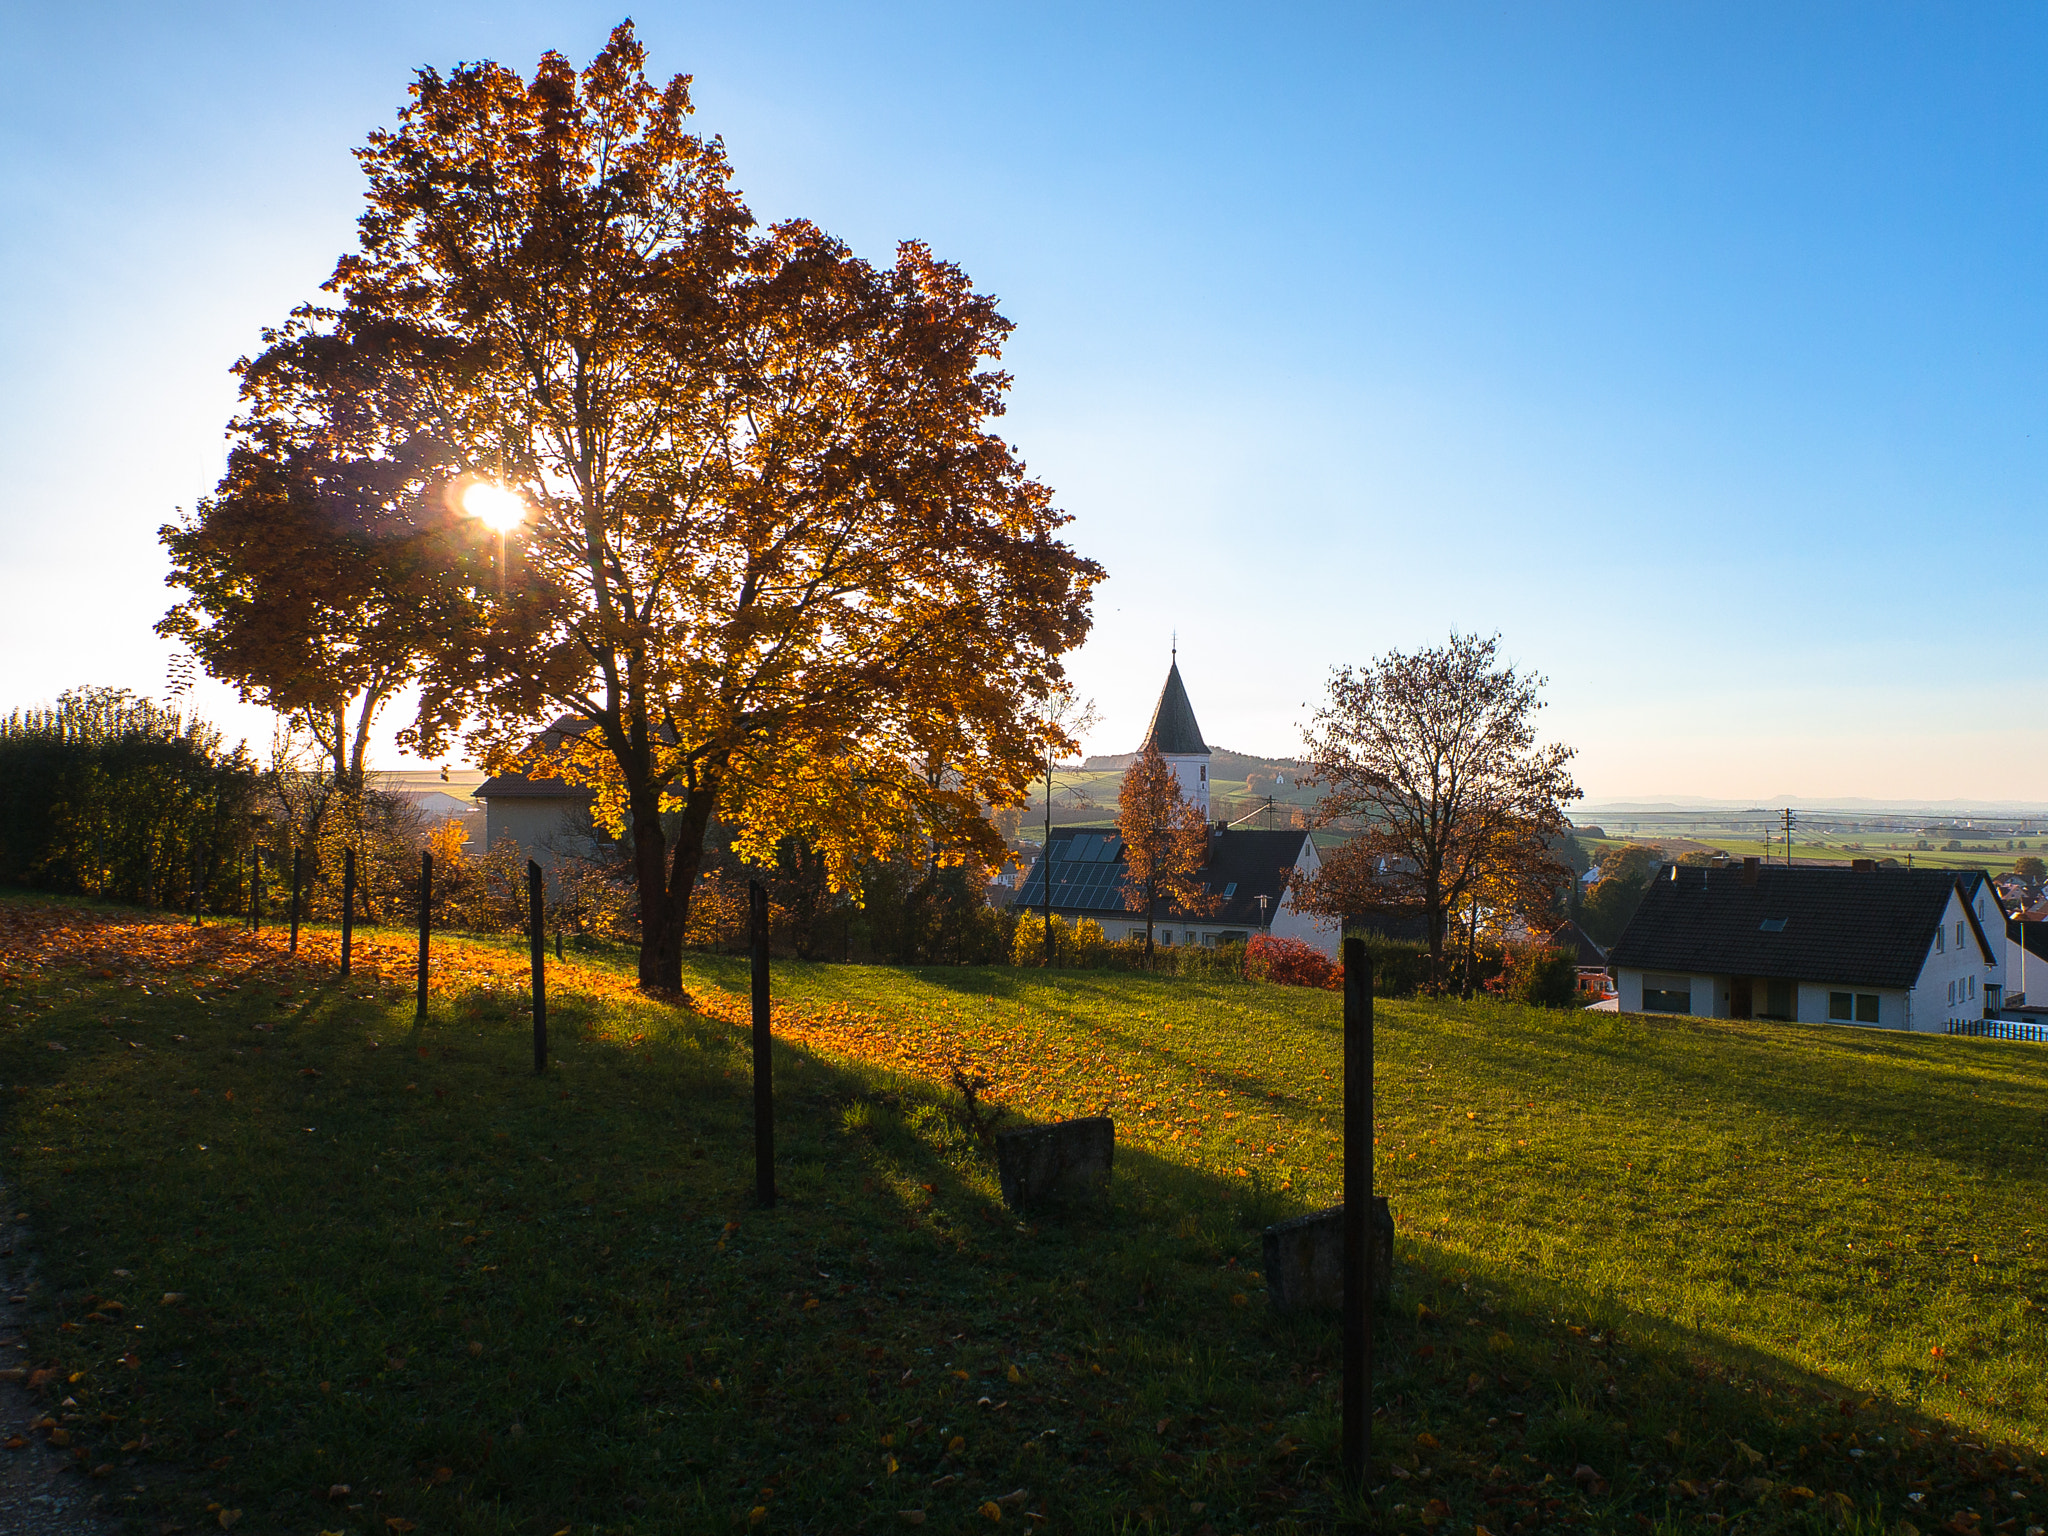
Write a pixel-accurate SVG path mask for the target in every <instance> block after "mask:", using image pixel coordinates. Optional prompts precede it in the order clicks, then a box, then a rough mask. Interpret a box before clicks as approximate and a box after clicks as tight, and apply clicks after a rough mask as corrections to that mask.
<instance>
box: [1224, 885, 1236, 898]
mask: <svg viewBox="0 0 2048 1536" xmlns="http://www.w3.org/2000/svg"><path fill="white" fill-rule="evenodd" d="M1236 894H1237V882H1236V881H1235V880H1233V881H1231V882H1230V884H1228V885H1226V886H1225V887H1223V899H1224V900H1225V901H1228V900H1230V898H1231V897H1233V896H1235V895H1236Z"/></svg>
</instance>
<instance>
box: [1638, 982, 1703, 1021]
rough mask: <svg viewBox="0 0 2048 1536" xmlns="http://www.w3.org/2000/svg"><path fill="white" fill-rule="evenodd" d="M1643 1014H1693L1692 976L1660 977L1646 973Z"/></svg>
mask: <svg viewBox="0 0 2048 1536" xmlns="http://www.w3.org/2000/svg"><path fill="white" fill-rule="evenodd" d="M1643 1012H1645V1013H1691V1012H1692V978H1691V977H1690V976H1658V975H1655V974H1653V973H1650V972H1645V973H1644V975H1643Z"/></svg>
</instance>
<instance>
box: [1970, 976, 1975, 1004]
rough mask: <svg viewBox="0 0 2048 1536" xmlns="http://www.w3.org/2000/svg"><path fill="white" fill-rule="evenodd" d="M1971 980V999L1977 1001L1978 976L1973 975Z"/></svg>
mask: <svg viewBox="0 0 2048 1536" xmlns="http://www.w3.org/2000/svg"><path fill="white" fill-rule="evenodd" d="M1969 982H1970V1001H1971V1002H1973V1003H1974V1002H1975V1001H1977V978H1976V977H1974V976H1972V977H1970V978H1969Z"/></svg>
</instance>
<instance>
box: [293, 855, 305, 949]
mask: <svg viewBox="0 0 2048 1536" xmlns="http://www.w3.org/2000/svg"><path fill="white" fill-rule="evenodd" d="M304 860H305V855H304V854H303V853H302V852H301V851H300V850H299V849H297V848H294V849H293V850H292V953H293V954H295V955H296V954H297V953H298V952H299V878H300V872H301V870H302V868H303V865H304Z"/></svg>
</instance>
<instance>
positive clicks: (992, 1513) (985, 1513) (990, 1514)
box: [979, 1499, 1003, 1520]
mask: <svg viewBox="0 0 2048 1536" xmlns="http://www.w3.org/2000/svg"><path fill="white" fill-rule="evenodd" d="M979 1513H980V1514H981V1515H982V1517H983V1518H984V1519H988V1520H1000V1519H1002V1518H1003V1507H1002V1505H1000V1504H998V1503H997V1502H996V1501H995V1500H994V1499H990V1500H989V1501H988V1502H987V1503H986V1504H984V1505H982V1506H981V1509H980V1511H979Z"/></svg>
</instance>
